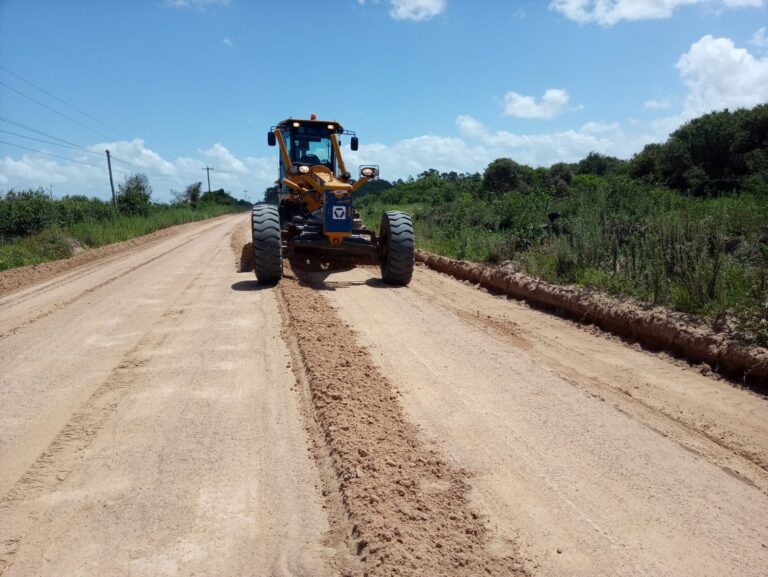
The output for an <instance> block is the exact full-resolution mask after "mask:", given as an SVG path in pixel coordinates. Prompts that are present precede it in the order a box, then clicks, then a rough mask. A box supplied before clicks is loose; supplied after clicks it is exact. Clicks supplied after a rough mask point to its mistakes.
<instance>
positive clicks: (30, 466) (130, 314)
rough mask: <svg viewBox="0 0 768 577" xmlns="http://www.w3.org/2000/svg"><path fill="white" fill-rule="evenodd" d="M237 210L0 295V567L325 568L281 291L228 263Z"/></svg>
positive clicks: (138, 571) (136, 570)
mask: <svg viewBox="0 0 768 577" xmlns="http://www.w3.org/2000/svg"><path fill="white" fill-rule="evenodd" d="M243 224H244V219H243V216H242V215H240V216H237V217H231V218H227V219H219V220H216V221H213V222H208V223H202V224H200V225H199V226H197V227H192V229H191V230H187V231H186V232H184V233H182V234H180V235H177V236H173V237H171V238H168V239H164V240H162V241H160V242H158V243H155V244H153V245H152V246H150V247H144V248H141V249H139V250H136V251H133V252H130V253H128V254H123V255H118V256H115V257H112V258H110V259H108V260H107V261H106V262H105V261H100V262H98V263H93V264H92V265H90V266H89V267H88V268H86V269H85V270H82V269H78V270H77V271H73V272H71V273H70V274H68V275H65V276H64V277H61V279H60V280H58V281H57V282H50V283H47V284H46V285H42V286H38V287H34V288H32V289H28V290H26V291H22V292H17V293H15V294H12V295H10V296H7V297H5V298H2V299H0V359H2V363H1V364H2V371H1V373H0V559H2V561H0V573H2V574H3V575H9V576H10V575H56V576H59V577H63V576H67V575H110V576H113V575H151V576H158V575H193V574H194V575H291V574H292V575H313V576H314V575H326V574H331V572H330V567H331V566H332V564H333V563H332V562H333V555H334V551H333V550H332V549H330V548H328V547H326V545H327V535H326V531H327V530H328V522H327V519H326V515H325V511H324V509H323V503H322V500H321V497H319V492H318V490H317V488H316V486H317V484H318V482H319V481H318V478H317V471H316V470H315V467H314V464H313V461H312V458H311V456H310V455H309V454H308V452H307V440H306V438H305V434H304V426H303V423H302V420H301V419H302V418H301V415H300V409H299V407H298V405H297V401H296V398H295V395H294V393H293V392H292V390H291V388H292V387H293V386H294V381H293V376H292V374H291V371H290V369H287V368H286V365H287V363H288V362H289V356H288V353H287V351H286V349H285V346H284V344H283V342H282V341H281V339H280V336H279V328H280V319H279V314H278V312H277V304H276V300H275V297H274V294H273V292H272V291H255V290H248V289H253V288H254V285H255V283H254V282H252V281H251V277H250V276H247V275H238V274H236V273H235V268H234V265H233V255H232V250H231V248H230V236H231V233H232V232H233V231H234V230H235V228H236V227H237V228H242V225H243ZM238 283H239V284H238Z"/></svg>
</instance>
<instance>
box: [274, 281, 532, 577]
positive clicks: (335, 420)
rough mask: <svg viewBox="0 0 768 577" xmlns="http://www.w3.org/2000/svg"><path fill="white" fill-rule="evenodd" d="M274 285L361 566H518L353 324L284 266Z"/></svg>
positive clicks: (425, 572)
mask: <svg viewBox="0 0 768 577" xmlns="http://www.w3.org/2000/svg"><path fill="white" fill-rule="evenodd" d="M278 294H279V295H280V297H281V299H280V300H281V305H282V312H283V317H284V318H283V330H284V333H285V336H286V337H287V338H288V339H289V340H295V342H296V344H297V349H298V352H299V354H300V357H301V358H300V359H299V362H300V363H301V365H302V366H301V369H302V370H303V371H304V373H305V374H306V377H307V378H306V382H307V384H308V387H309V389H310V390H309V397H310V398H311V403H312V408H313V412H314V418H315V419H316V421H317V423H318V425H319V429H320V431H321V432H322V435H323V436H324V440H325V443H326V445H327V446H328V448H329V449H330V453H331V455H332V462H333V467H334V469H335V471H336V475H337V483H338V486H337V487H327V488H326V490H330V491H339V492H340V493H341V495H342V502H343V503H344V506H345V508H346V510H347V513H348V515H349V518H350V520H351V522H352V524H353V531H352V534H351V535H350V536H349V540H350V543H349V545H350V547H351V548H352V550H353V551H354V552H355V553H356V554H357V556H358V558H359V559H360V561H361V563H362V564H363V567H364V574H365V575H370V576H376V575H401V576H402V575H414V576H415V575H418V576H419V577H431V576H435V577H438V576H439V577H443V576H446V575H456V576H461V575H467V576H469V575H472V576H476V575H481V574H489V575H522V574H525V571H524V569H523V567H522V565H521V564H520V562H519V561H518V560H517V559H516V554H515V551H514V550H508V551H505V552H504V553H502V554H500V555H494V554H492V553H491V552H490V551H489V550H488V545H489V542H490V536H489V531H488V528H487V526H486V524H485V522H484V520H483V519H482V518H481V517H480V516H479V515H478V514H477V513H476V512H475V511H473V510H472V508H471V507H470V505H469V503H468V491H469V485H468V483H467V479H468V476H467V473H466V472H465V471H463V470H461V469H458V468H457V467H455V466H453V465H451V464H449V463H448V462H446V461H445V459H444V458H443V457H441V456H440V454H438V452H436V451H435V450H433V449H431V448H429V447H428V446H427V445H426V444H425V443H424V442H423V441H422V440H421V438H420V435H419V432H418V429H417V427H416V426H415V425H413V424H411V423H410V422H409V421H408V420H407V419H406V417H405V415H404V413H403V410H402V407H401V405H400V402H399V401H398V393H397V391H396V389H395V388H394V387H393V385H392V383H391V382H390V381H389V380H388V379H387V378H386V377H385V376H384V375H383V374H382V373H381V372H380V371H379V370H378V369H377V368H376V366H375V365H374V364H373V362H372V360H371V358H370V356H369V353H368V351H367V350H366V349H365V348H363V347H361V346H360V345H359V344H357V342H356V339H355V332H354V330H353V329H352V328H351V327H350V326H348V325H346V324H345V323H344V322H342V321H341V320H340V319H339V317H338V315H337V314H336V313H335V311H334V310H333V308H332V307H331V306H330V305H329V304H328V302H327V301H326V300H325V299H324V298H323V296H322V294H321V293H319V292H318V291H317V290H316V288H313V287H311V286H307V285H306V284H303V283H300V282H298V281H297V280H296V278H294V277H292V276H289V277H288V278H284V279H283V281H281V283H280V285H279V288H278Z"/></svg>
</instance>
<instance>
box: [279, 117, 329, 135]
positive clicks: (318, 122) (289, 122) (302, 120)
mask: <svg viewBox="0 0 768 577" xmlns="http://www.w3.org/2000/svg"><path fill="white" fill-rule="evenodd" d="M294 122H299V123H301V124H304V125H307V124H314V125H318V126H323V127H328V126H331V125H333V127H334V128H333V131H334V132H336V133H338V134H341V133H342V132H344V127H343V126H342V125H341V124H339V123H338V122H336V121H335V120H317V119H314V120H313V119H308V118H286V119H285V120H282V121H280V122H278V123H277V128H280V129H283V128H292V125H293V123H294Z"/></svg>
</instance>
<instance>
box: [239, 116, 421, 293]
mask: <svg viewBox="0 0 768 577" xmlns="http://www.w3.org/2000/svg"><path fill="white" fill-rule="evenodd" d="M342 135H344V136H349V137H350V148H351V150H353V151H354V150H357V149H358V139H357V135H356V134H355V133H354V132H351V131H348V130H345V129H344V128H343V127H342V126H341V125H340V124H339V123H338V122H336V121H328V120H318V119H317V117H316V116H315V115H314V114H313V115H311V117H310V118H309V119H308V120H306V119H298V118H288V119H286V120H283V121H282V122H280V123H278V124H277V125H276V126H273V127H272V128H271V129H270V130H269V132H268V134H267V143H268V144H269V145H270V146H275V145H277V146H278V147H279V151H280V160H279V171H280V172H279V178H278V180H277V186H278V189H279V192H278V200H279V202H278V204H277V205H273V204H257V205H255V206H254V207H253V215H252V230H253V262H254V269H255V271H256V278H257V279H258V281H259V282H260V283H264V284H274V283H276V282H278V281H279V280H280V278H281V277H282V276H283V257H284V256H287V257H289V258H290V259H292V260H294V259H295V260H297V261H302V260H305V259H306V260H309V259H315V260H316V261H323V262H325V263H330V266H332V263H333V261H334V260H349V259H347V258H346V257H351V259H353V260H355V261H358V262H359V261H360V260H363V261H367V262H373V263H378V264H379V266H380V268H381V277H382V280H383V281H384V282H386V283H388V284H393V285H407V284H408V283H409V282H410V280H411V276H412V275H413V262H414V238H413V223H412V221H411V217H410V216H409V215H408V214H407V213H405V212H401V211H387V212H385V213H384V214H383V215H382V217H381V224H380V227H379V232H378V234H376V232H375V231H373V230H371V229H369V228H366V226H365V225H364V224H363V222H362V220H361V219H360V217H359V214H358V213H357V211H356V210H355V204H354V198H353V197H354V194H355V192H356V191H358V190H359V189H360V188H361V187H362V186H364V185H365V184H366V183H367V182H369V181H370V180H373V179H375V178H377V177H378V174H379V169H378V167H377V166H365V165H364V166H360V167H359V177H358V178H357V179H356V180H353V179H352V177H351V175H350V173H349V172H348V171H347V167H346V165H345V164H344V159H343V157H342V155H341V141H340V137H341V136H342Z"/></svg>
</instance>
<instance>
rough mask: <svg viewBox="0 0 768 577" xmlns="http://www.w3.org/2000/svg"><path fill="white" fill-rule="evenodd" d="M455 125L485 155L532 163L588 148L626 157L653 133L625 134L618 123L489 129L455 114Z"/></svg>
mask: <svg viewBox="0 0 768 577" xmlns="http://www.w3.org/2000/svg"><path fill="white" fill-rule="evenodd" d="M456 125H457V126H458V128H459V131H460V132H461V134H462V135H463V136H464V137H465V138H466V139H470V140H475V141H478V142H479V143H481V144H482V146H484V147H485V148H486V149H487V156H488V157H490V158H491V160H492V159H493V158H498V157H499V156H509V157H511V158H514V159H515V160H517V161H518V162H523V163H526V164H530V165H533V166H548V165H550V164H552V163H555V162H560V161H566V162H574V161H577V160H581V159H582V158H584V157H585V156H586V155H587V154H589V153H590V152H592V151H597V152H601V153H603V154H610V155H612V156H619V157H628V156H631V155H632V154H633V153H635V152H637V151H639V150H640V149H641V148H642V147H643V145H644V144H646V143H647V142H651V141H652V140H653V135H650V134H640V135H627V134H625V133H624V131H623V130H622V128H621V125H620V124H619V123H618V122H611V123H607V122H587V123H586V124H584V125H583V126H582V127H581V128H579V129H577V130H564V131H560V132H551V133H538V134H515V133H512V132H509V131H506V130H498V131H491V130H489V129H488V128H486V127H485V126H484V125H483V124H482V123H481V122H479V121H478V120H476V119H475V118H473V117H471V116H467V115H464V116H459V117H458V118H457V119H456Z"/></svg>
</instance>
